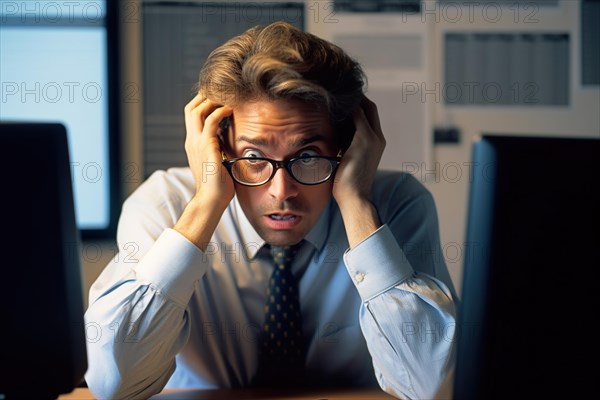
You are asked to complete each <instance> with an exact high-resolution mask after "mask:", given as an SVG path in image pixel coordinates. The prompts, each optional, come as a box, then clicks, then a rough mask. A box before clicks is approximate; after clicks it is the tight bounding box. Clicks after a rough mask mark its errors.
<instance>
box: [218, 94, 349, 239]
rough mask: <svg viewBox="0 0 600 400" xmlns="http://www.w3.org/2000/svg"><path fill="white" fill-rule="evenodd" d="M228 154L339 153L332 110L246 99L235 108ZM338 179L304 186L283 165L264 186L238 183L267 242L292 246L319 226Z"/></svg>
mask: <svg viewBox="0 0 600 400" xmlns="http://www.w3.org/2000/svg"><path fill="white" fill-rule="evenodd" d="M228 142H229V145H230V147H231V149H230V150H229V151H228V153H229V154H228V157H231V158H233V157H266V158H270V159H273V160H289V159H290V158H293V157H297V156H300V155H309V154H310V155H321V156H335V155H336V153H337V150H338V149H336V148H334V134H333V128H332V126H331V123H330V121H329V118H328V116H327V114H326V113H324V112H322V111H319V110H315V109H314V108H313V107H311V106H310V105H308V104H305V103H302V102H297V101H287V100H285V101H284V100H277V101H274V102H270V101H257V102H248V103H244V104H242V105H240V106H238V107H237V108H235V109H234V112H233V123H232V126H231V130H230V132H229V138H228ZM332 186H333V179H329V180H328V181H326V182H324V183H321V184H319V185H303V184H301V183H298V182H297V181H296V180H294V178H293V177H291V176H290V175H289V173H288V171H287V170H285V168H280V169H278V170H277V172H276V173H275V176H274V177H273V179H272V180H271V181H269V182H267V183H266V184H264V185H262V186H256V187H248V186H243V185H240V184H237V183H236V187H235V190H236V194H237V197H238V200H239V202H240V205H241V207H242V209H243V210H244V213H245V214H246V216H247V217H248V220H249V221H250V223H251V224H252V226H253V227H254V229H255V230H256V232H257V233H258V234H259V235H260V236H261V237H262V238H263V239H264V240H265V241H266V242H267V243H270V244H274V245H280V246H285V245H292V244H296V243H298V242H299V241H300V240H302V239H303V238H304V237H305V236H306V234H307V233H308V232H309V231H310V229H311V228H312V227H313V226H314V225H315V223H316V222H317V220H318V219H319V216H320V215H321V212H322V211H323V209H324V208H325V206H326V205H327V202H328V201H329V198H330V196H331V189H332Z"/></svg>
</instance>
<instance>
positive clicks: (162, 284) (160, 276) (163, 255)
mask: <svg viewBox="0 0 600 400" xmlns="http://www.w3.org/2000/svg"><path fill="white" fill-rule="evenodd" d="M206 261H207V257H206V255H205V254H204V253H203V252H202V251H201V250H200V249H199V248H198V247H196V245H194V244H193V243H192V242H190V241H189V240H188V239H186V238H185V237H184V236H182V235H181V234H179V232H177V231H175V230H173V229H171V228H167V229H165V230H164V232H163V233H162V234H161V235H160V236H159V237H158V239H157V240H156V242H154V245H153V246H152V248H151V249H150V250H149V251H148V253H146V255H145V256H144V258H143V260H142V262H140V263H139V264H138V265H137V266H136V267H135V268H134V271H135V273H136V276H137V277H138V278H139V279H141V280H144V281H147V282H149V283H151V284H152V285H153V286H154V287H156V288H157V289H158V290H159V291H161V292H163V293H164V294H165V295H166V296H168V297H169V298H171V299H173V300H174V301H176V302H177V303H179V304H180V305H181V306H182V307H187V304H188V302H189V300H190V298H191V297H192V293H193V291H194V284H195V282H196V281H198V280H199V279H200V278H202V276H204V274H205V273H206V271H207V269H208V263H207V262H206Z"/></svg>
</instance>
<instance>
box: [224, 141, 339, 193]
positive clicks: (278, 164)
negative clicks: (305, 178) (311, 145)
mask: <svg viewBox="0 0 600 400" xmlns="http://www.w3.org/2000/svg"><path fill="white" fill-rule="evenodd" d="M221 158H222V161H221V162H222V164H223V166H224V167H225V168H226V169H227V172H229V175H230V176H231V179H233V180H234V181H235V182H237V183H239V184H240V185H243V186H250V187H257V186H262V185H265V184H267V183H269V182H270V181H271V180H272V179H273V177H274V176H275V174H276V173H277V170H278V169H279V168H285V170H286V171H287V172H288V174H289V175H290V176H291V177H292V178H294V180H295V181H296V182H298V183H299V184H301V185H306V186H314V185H320V184H322V183H325V182H327V181H328V180H330V179H331V178H332V177H333V176H334V175H335V172H336V171H337V168H338V166H339V165H340V163H341V162H342V150H340V151H338V153H337V155H336V156H335V157H327V156H300V157H293V158H290V159H289V160H281V161H277V160H272V159H270V158H264V157H239V158H231V159H228V158H227V156H226V155H225V152H224V151H221ZM307 158H311V159H312V158H318V159H323V160H327V161H329V162H330V163H331V174H330V175H329V176H328V177H327V178H326V179H323V180H322V181H319V182H315V183H305V182H301V181H300V180H298V178H296V176H295V175H294V173H293V172H292V164H293V163H295V162H296V161H298V160H303V159H307ZM240 160H252V161H266V162H268V163H270V164H271V165H272V166H273V171H272V172H271V176H270V177H269V179H267V180H266V181H264V182H262V183H256V184H252V183H246V182H240V181H238V180H237V179H236V178H235V177H234V176H233V171H232V170H231V169H232V168H233V164H234V163H235V162H236V161H240Z"/></svg>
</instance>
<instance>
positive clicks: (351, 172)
mask: <svg viewBox="0 0 600 400" xmlns="http://www.w3.org/2000/svg"><path fill="white" fill-rule="evenodd" d="M354 124H355V126H356V133H355V134H354V138H353V139H352V143H351V144H350V147H349V148H348V150H347V151H346V153H345V154H344V157H343V158H342V162H341V164H340V166H339V168H338V170H337V172H336V175H335V182H334V184H333V196H334V198H335V200H336V201H337V203H338V206H339V207H340V211H341V213H342V218H343V219H344V225H345V227H346V232H347V234H348V241H349V243H350V247H353V246H354V245H356V244H358V243H359V242H360V241H362V240H363V239H364V238H366V237H367V236H368V235H370V234H371V233H372V232H373V231H375V230H376V229H377V228H378V227H379V226H380V225H381V223H380V222H379V218H378V216H377V210H375V207H374V206H373V204H372V203H371V201H370V196H371V188H372V186H373V181H374V179H375V173H376V172H377V168H378V166H379V162H380V161H381V156H382V154H383V150H384V149H385V138H384V137H383V132H382V130H381V124H380V122H379V114H378V113H377V106H376V105H375V103H373V102H372V101H371V100H369V99H368V98H367V97H366V96H365V97H363V100H362V103H361V108H360V109H358V110H357V112H356V113H355V114H354Z"/></svg>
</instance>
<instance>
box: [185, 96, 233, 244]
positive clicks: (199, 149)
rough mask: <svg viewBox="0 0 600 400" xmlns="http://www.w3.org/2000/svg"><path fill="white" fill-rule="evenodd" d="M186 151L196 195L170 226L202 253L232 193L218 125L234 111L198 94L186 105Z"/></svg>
mask: <svg viewBox="0 0 600 400" xmlns="http://www.w3.org/2000/svg"><path fill="white" fill-rule="evenodd" d="M184 111H185V128H186V138H185V151H186V154H187V158H188V163H189V165H190V168H191V170H192V174H193V175H194V179H195V181H196V194H195V195H194V197H193V198H192V200H190V202H189V203H188V205H187V206H186V208H185V210H184V211H183V213H182V214H181V217H180V218H179V220H178V221H177V223H176V224H175V226H174V227H173V229H175V230H176V231H178V232H179V233H180V234H182V235H183V236H185V237H186V238H187V239H188V240H190V241H191V242H192V243H194V244H195V245H196V246H198V247H199V248H200V249H201V250H202V251H204V250H206V246H207V244H208V242H209V241H210V238H211V236H212V234H213V232H214V230H215V228H216V226H217V224H218V222H219V220H220V219H221V215H222V214H223V212H224V211H225V209H226V208H227V205H228V204H229V202H230V201H231V199H232V198H233V195H234V193H235V191H234V186H233V181H232V179H231V177H230V176H229V174H228V173H227V170H226V169H225V167H223V165H222V164H221V146H220V140H219V122H220V121H221V120H222V119H223V118H225V117H228V116H230V115H231V114H232V113H233V109H232V108H231V107H228V106H223V105H220V104H216V103H213V102H212V101H210V100H208V99H206V98H205V97H204V95H203V94H202V93H201V92H200V93H198V94H197V95H196V97H194V98H193V99H192V100H191V101H190V102H189V103H188V104H187V105H186V106H185V109H184Z"/></svg>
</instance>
